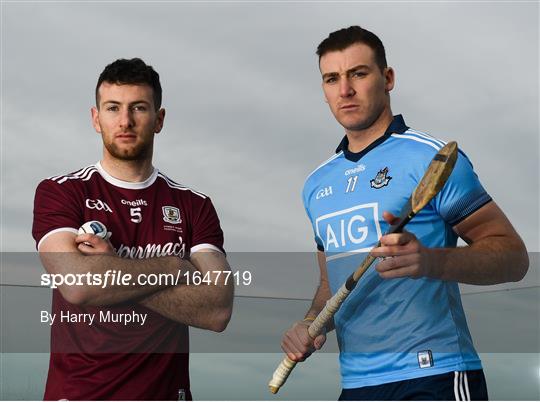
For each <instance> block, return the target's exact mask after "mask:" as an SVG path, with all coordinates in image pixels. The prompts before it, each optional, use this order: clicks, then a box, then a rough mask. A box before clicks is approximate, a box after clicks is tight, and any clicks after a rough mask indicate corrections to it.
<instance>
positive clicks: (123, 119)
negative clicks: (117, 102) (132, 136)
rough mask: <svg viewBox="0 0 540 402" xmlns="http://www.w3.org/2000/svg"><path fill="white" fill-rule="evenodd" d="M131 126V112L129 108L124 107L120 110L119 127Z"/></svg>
mask: <svg viewBox="0 0 540 402" xmlns="http://www.w3.org/2000/svg"><path fill="white" fill-rule="evenodd" d="M132 126H133V114H132V113H131V110H129V109H124V110H122V111H121V112H120V127H121V128H123V129H126V128H129V127H132Z"/></svg>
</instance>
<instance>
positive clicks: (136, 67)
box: [96, 57, 161, 110]
mask: <svg viewBox="0 0 540 402" xmlns="http://www.w3.org/2000/svg"><path fill="white" fill-rule="evenodd" d="M103 82H108V83H110V84H118V85H126V84H132V85H142V84H147V85H149V86H150V87H151V88H152V90H153V93H154V96H153V97H154V106H155V108H156V110H158V109H159V108H160V107H161V84H160V83H159V74H158V73H157V72H156V71H155V70H154V69H153V68H152V66H149V65H147V64H146V63H145V62H144V61H142V60H141V59H139V58H137V57H136V58H134V59H118V60H116V61H114V62H112V63H111V64H109V65H108V66H107V67H105V69H104V70H103V72H102V73H101V74H100V75H99V78H98V82H97V85H96V106H98V107H99V94H98V91H99V87H100V85H101V84H102V83H103Z"/></svg>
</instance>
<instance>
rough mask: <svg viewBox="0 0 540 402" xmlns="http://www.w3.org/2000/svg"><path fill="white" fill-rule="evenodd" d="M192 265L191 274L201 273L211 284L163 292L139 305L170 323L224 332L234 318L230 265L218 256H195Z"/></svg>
mask: <svg viewBox="0 0 540 402" xmlns="http://www.w3.org/2000/svg"><path fill="white" fill-rule="evenodd" d="M192 262H193V264H194V266H192V270H193V271H194V270H196V269H199V270H200V271H201V275H202V276H203V277H205V279H208V281H206V280H204V281H202V282H201V284H199V285H194V284H193V283H191V284H190V285H181V286H176V287H173V288H168V289H164V290H162V291H159V292H156V293H153V294H152V295H149V296H148V297H146V298H144V299H143V300H141V301H140V303H141V304H142V305H143V306H146V307H148V308H149V309H151V310H153V311H156V312H157V313H159V314H161V315H163V316H165V317H167V318H169V319H171V320H174V321H177V322H181V323H183V324H186V325H190V326H194V327H198V328H204V329H210V330H212V331H217V332H221V331H223V330H224V329H225V327H226V326H227V324H228V322H229V319H230V317H231V312H232V303H233V296H234V285H233V281H232V280H231V275H227V274H228V273H230V268H229V265H228V264H227V261H226V259H225V257H224V255H223V254H221V253H217V252H201V253H196V254H194V255H192Z"/></svg>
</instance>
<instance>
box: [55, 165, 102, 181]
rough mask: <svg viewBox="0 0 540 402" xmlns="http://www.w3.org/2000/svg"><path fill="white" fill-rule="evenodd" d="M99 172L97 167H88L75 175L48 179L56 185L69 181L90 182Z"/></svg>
mask: <svg viewBox="0 0 540 402" xmlns="http://www.w3.org/2000/svg"><path fill="white" fill-rule="evenodd" d="M95 172H97V169H96V166H95V165H90V166H86V167H84V168H82V169H79V170H77V171H75V172H74V173H70V174H66V175H59V176H51V177H48V178H47V179H48V180H52V181H54V182H55V183H58V184H63V183H65V182H66V181H67V180H77V179H78V180H83V181H88V180H90V178H91V177H92V175H93V174H94V173H95Z"/></svg>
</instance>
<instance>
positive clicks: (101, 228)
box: [79, 221, 107, 239]
mask: <svg viewBox="0 0 540 402" xmlns="http://www.w3.org/2000/svg"><path fill="white" fill-rule="evenodd" d="M84 233H90V234H94V235H96V236H99V237H101V238H102V239H106V238H107V228H106V227H105V225H104V224H103V223H101V222H100V221H88V222H86V223H85V224H84V225H82V226H81V227H80V228H79V234H80V235H81V234H84Z"/></svg>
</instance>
